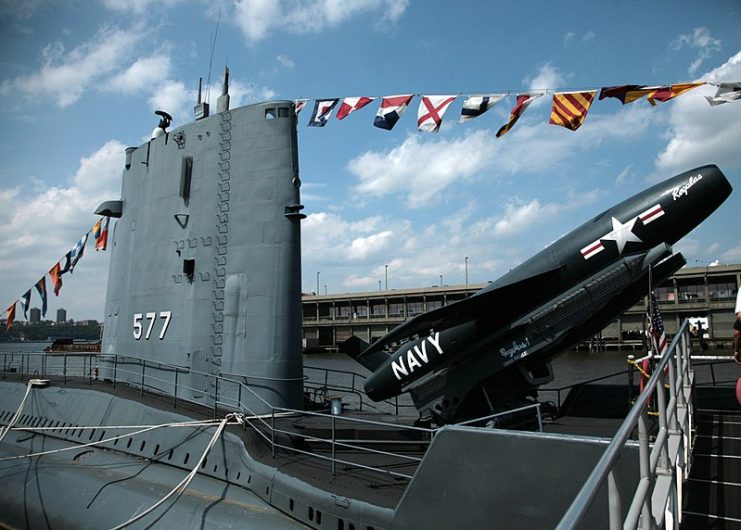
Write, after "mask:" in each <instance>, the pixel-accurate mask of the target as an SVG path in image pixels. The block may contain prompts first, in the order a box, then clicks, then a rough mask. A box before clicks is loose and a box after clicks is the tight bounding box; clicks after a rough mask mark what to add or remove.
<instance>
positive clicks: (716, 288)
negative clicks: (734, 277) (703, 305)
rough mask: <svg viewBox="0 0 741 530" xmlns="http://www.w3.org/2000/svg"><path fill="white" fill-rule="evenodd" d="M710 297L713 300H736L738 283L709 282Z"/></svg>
mask: <svg viewBox="0 0 741 530" xmlns="http://www.w3.org/2000/svg"><path fill="white" fill-rule="evenodd" d="M708 295H709V296H710V299H711V300H733V299H734V298H736V282H735V281H719V282H709V283H708Z"/></svg>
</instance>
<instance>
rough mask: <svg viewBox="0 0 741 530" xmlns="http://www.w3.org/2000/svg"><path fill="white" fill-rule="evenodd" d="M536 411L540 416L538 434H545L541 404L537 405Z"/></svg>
mask: <svg viewBox="0 0 741 530" xmlns="http://www.w3.org/2000/svg"><path fill="white" fill-rule="evenodd" d="M535 411H536V413H537V414H538V432H543V415H542V414H541V413H540V402H538V403H537V407H535Z"/></svg>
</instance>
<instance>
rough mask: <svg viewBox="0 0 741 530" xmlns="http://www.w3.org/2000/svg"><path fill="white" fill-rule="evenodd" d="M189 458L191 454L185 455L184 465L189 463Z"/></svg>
mask: <svg viewBox="0 0 741 530" xmlns="http://www.w3.org/2000/svg"><path fill="white" fill-rule="evenodd" d="M189 458H190V453H185V459H184V460H183V465H185V464H187V463H188V459H189Z"/></svg>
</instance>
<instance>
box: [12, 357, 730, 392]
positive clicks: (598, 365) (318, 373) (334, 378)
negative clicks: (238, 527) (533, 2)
mask: <svg viewBox="0 0 741 530" xmlns="http://www.w3.org/2000/svg"><path fill="white" fill-rule="evenodd" d="M48 345H49V343H48V342H26V343H0V356H2V357H0V359H2V360H3V362H5V361H7V360H8V359H10V357H9V354H10V353H11V352H15V353H32V352H43V350H44V348H45V347H46V346H48ZM629 354H633V355H635V356H637V357H639V356H641V355H642V354H641V353H640V352H626V351H605V352H586V351H568V352H565V353H563V354H562V355H560V356H558V357H557V358H556V359H554V360H553V363H552V365H553V372H554V380H553V381H552V382H551V383H549V384H547V385H544V386H543V387H542V389H544V390H545V389H557V388H565V387H568V386H571V385H575V384H578V383H582V382H585V381H589V380H592V379H595V378H597V377H602V376H605V375H609V374H616V375H615V376H614V377H612V378H610V379H607V380H605V381H604V382H605V383H607V384H626V383H627V380H628V376H627V372H626V370H627V367H628V363H627V357H628V355H629ZM703 354H707V355H712V356H725V357H726V359H729V360H730V359H732V357H731V352H730V351H729V350H710V351H706V352H703ZM39 359H40V357H39ZM81 359H82V357H80V358H77V359H75V358H74V357H69V358H68V360H67V365H66V366H67V369H68V373H70V372H69V370H71V369H75V372H77V370H79V371H80V372H82V371H83V370H88V371H89V369H90V368H89V366H90V365H85V364H84V362H83V361H82V360H81ZM729 360H726V361H722V362H721V361H706V360H696V361H695V362H694V367H695V381H696V383H697V384H709V383H712V382H713V380H715V381H717V382H721V383H725V384H727V385H730V386H732V385H735V382H736V380H737V379H738V378H739V377H740V376H741V365H738V364H735V363H733V362H730V361H729ZM62 361H63V356H59V355H51V356H47V359H46V365H45V367H46V368H47V369H48V368H49V367H50V366H58V368H60V369H61V366H62V364H61V363H62ZM15 362H16V364H17V361H15ZM37 362H39V363H40V361H37ZM304 365H305V369H304V375H305V376H306V377H307V380H308V382H309V383H313V384H314V385H315V386H317V385H323V384H324V381H325V377H327V375H326V370H331V371H332V372H331V373H330V375H329V376H328V377H329V382H330V383H331V384H332V385H333V386H342V387H351V388H355V389H357V390H358V391H361V390H362V385H363V380H364V379H365V377H367V375H368V374H369V372H368V370H366V369H365V368H364V367H362V366H360V365H359V364H357V363H356V362H355V361H353V360H352V359H351V358H350V357H348V356H346V355H344V354H342V353H312V354H307V355H304ZM50 373H54V372H50ZM59 373H60V374H61V372H59ZM353 373H354V374H356V375H352V374H353ZM74 375H82V373H80V374H77V373H74ZM636 380H637V379H636ZM547 396H548V394H545V395H544V396H543V398H544V399H551V398H550V397H547ZM400 401H401V403H403V404H409V403H410V401H409V398H408V396H406V395H405V396H403V398H402V399H401V400H400Z"/></svg>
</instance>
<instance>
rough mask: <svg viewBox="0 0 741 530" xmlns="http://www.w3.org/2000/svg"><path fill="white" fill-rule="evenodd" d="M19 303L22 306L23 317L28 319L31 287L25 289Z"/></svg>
mask: <svg viewBox="0 0 741 530" xmlns="http://www.w3.org/2000/svg"><path fill="white" fill-rule="evenodd" d="M21 305H22V306H23V317H24V318H25V319H26V321H28V308H29V307H30V306H31V289H29V290H28V291H26V292H25V294H24V295H23V296H22V297H21Z"/></svg>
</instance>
